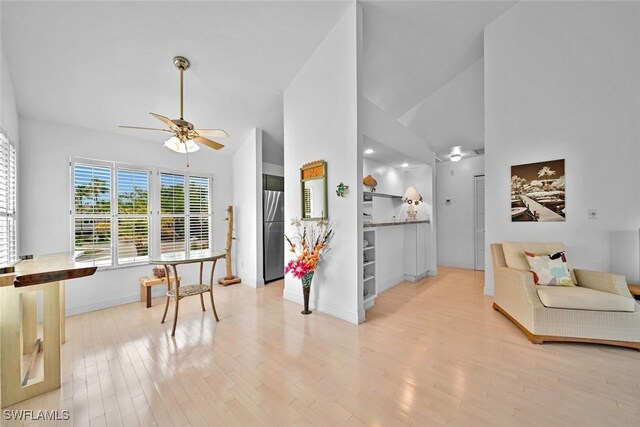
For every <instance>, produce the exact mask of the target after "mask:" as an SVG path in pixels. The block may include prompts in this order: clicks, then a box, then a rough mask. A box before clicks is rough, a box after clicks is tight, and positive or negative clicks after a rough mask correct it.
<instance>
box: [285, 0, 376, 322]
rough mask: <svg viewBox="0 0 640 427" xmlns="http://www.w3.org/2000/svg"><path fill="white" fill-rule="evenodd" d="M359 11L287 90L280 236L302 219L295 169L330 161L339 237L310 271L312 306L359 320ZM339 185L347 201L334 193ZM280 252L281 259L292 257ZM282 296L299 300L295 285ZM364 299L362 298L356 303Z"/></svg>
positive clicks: (288, 284) (352, 10)
mask: <svg viewBox="0 0 640 427" xmlns="http://www.w3.org/2000/svg"><path fill="white" fill-rule="evenodd" d="M360 14H361V12H360V6H359V5H357V4H354V5H353V6H351V7H349V9H348V10H347V12H346V13H345V14H344V15H343V17H342V18H341V19H340V20H339V21H338V23H337V24H336V26H335V27H334V28H333V29H332V30H331V32H330V33H329V34H328V35H327V37H326V38H325V40H324V41H323V42H322V43H321V44H320V45H319V46H318V48H317V49H316V51H315V52H314V53H313V55H312V56H311V57H310V58H309V60H308V61H307V62H306V63H305V64H304V65H303V66H302V68H301V69H300V71H299V72H298V74H297V75H296V76H295V77H294V78H293V80H292V81H291V83H290V84H289V86H287V88H286V89H285V91H284V165H285V175H284V176H285V195H286V196H285V217H286V218H285V221H286V222H285V231H286V233H287V234H288V235H292V234H293V233H294V229H293V227H291V225H290V224H289V221H288V219H289V218H291V217H298V218H299V217H300V216H301V213H300V167H301V166H302V165H303V164H305V163H309V162H312V161H315V160H319V159H324V160H326V161H327V164H328V166H327V170H328V186H329V188H328V197H329V200H328V203H329V206H328V209H329V219H330V221H331V222H332V223H333V226H334V229H335V232H336V235H335V239H334V240H333V244H332V246H333V249H332V250H331V252H330V253H329V254H328V256H327V258H326V259H325V260H324V262H323V263H322V264H321V265H320V267H319V268H318V270H317V271H316V273H315V276H314V279H313V284H312V287H311V306H312V307H313V308H315V309H317V310H319V311H323V312H325V313H328V314H331V315H333V316H336V317H339V318H342V319H344V320H347V321H349V322H353V323H357V322H359V321H360V320H362V319H361V316H363V315H364V313H363V311H362V310H361V307H359V306H358V303H359V299H358V294H359V292H360V291H361V289H362V277H361V274H360V267H359V265H360V264H359V263H360V262H362V242H361V240H362V239H361V232H362V223H361V221H359V216H360V215H361V214H362V207H361V203H360V194H361V192H362V177H361V176H360V172H361V171H362V163H361V162H362V157H361V155H360V151H361V146H362V143H361V141H360V138H359V132H358V68H357V67H358V57H359V55H358V24H357V21H358V20H359V19H361V15H360ZM339 182H344V183H345V184H346V185H348V186H349V187H350V194H349V196H348V197H345V198H340V197H337V196H336V195H335V191H334V189H335V187H336V185H338V183H339ZM287 249H288V248H286V249H285V261H288V260H289V259H291V253H290V252H289V251H288V250H287ZM284 298H286V299H288V300H290V301H295V302H298V303H301V301H302V286H301V284H300V281H299V280H296V279H293V278H291V277H286V278H285V289H284ZM361 302H362V298H360V304H361Z"/></svg>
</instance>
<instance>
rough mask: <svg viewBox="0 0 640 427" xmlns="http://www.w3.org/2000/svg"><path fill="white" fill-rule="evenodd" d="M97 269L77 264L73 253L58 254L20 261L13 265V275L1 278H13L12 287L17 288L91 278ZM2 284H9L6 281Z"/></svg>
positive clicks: (9, 274) (84, 264)
mask: <svg viewBox="0 0 640 427" xmlns="http://www.w3.org/2000/svg"><path fill="white" fill-rule="evenodd" d="M97 268H98V267H95V266H92V265H88V264H87V263H81V262H77V261H76V260H75V259H74V253H73V252H60V253H55V254H47V255H40V256H36V257H33V259H25V260H20V261H18V262H17V263H16V264H15V272H14V273H8V274H5V275H3V276H5V277H6V276H14V280H13V285H14V286H15V287H17V288H18V287H22V286H30V285H39V284H41V283H49V282H58V281H61V280H69V279H77V278H79V277H86V276H91V275H93V273H95V272H96V269H97ZM2 283H3V284H10V282H8V281H2ZM0 286H1V285H0Z"/></svg>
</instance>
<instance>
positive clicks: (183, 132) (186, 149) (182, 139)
mask: <svg viewBox="0 0 640 427" xmlns="http://www.w3.org/2000/svg"><path fill="white" fill-rule="evenodd" d="M173 65H174V66H175V67H176V68H177V69H178V71H180V118H179V119H173V120H172V119H169V118H167V117H165V116H161V115H160V114H155V113H149V114H151V115H152V116H153V117H155V118H156V119H158V120H160V121H161V122H162V123H164V124H165V125H166V126H167V127H168V129H158V128H146V127H137V126H120V127H121V128H127V129H142V130H156V131H160V132H167V133H170V134H172V136H171V137H170V138H169V139H168V140H167V141H166V142H165V143H164V146H165V147H167V148H168V149H170V150H172V151H175V152H176V153H184V154H188V153H193V152H194V151H198V150H199V149H200V146H198V144H197V143H199V144H202V145H205V146H207V147H209V148H213V149H214V150H219V149H221V148H223V147H224V145H222V144H220V143H219V142H216V141H213V140H211V139H207V138H204V137H203V135H206V136H210V137H214V138H216V139H217V138H226V137H229V134H227V132H225V131H224V130H223V129H195V127H194V126H193V124H192V123H189V122H188V121H186V120H185V119H184V102H183V99H184V77H183V75H184V72H185V71H187V70H188V69H189V66H190V65H191V64H190V63H189V60H188V59H187V58H185V57H184V56H176V57H175V58H173ZM187 166H188V165H187Z"/></svg>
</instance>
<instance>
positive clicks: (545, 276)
mask: <svg viewBox="0 0 640 427" xmlns="http://www.w3.org/2000/svg"><path fill="white" fill-rule="evenodd" d="M524 254H525V257H526V259H527V262H528V263H529V267H530V268H531V272H532V273H533V281H534V282H535V284H536V285H544V286H575V285H574V284H573V281H572V280H571V274H569V267H568V266H567V259H566V258H565V256H564V252H557V253H555V254H551V255H547V254H545V255H536V254H532V253H531V252H527V251H525V252H524Z"/></svg>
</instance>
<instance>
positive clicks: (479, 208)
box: [473, 175, 485, 270]
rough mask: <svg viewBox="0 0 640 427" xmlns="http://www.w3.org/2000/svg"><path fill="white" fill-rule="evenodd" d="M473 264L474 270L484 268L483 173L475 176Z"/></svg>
mask: <svg viewBox="0 0 640 427" xmlns="http://www.w3.org/2000/svg"><path fill="white" fill-rule="evenodd" d="M473 179H474V186H475V191H474V193H475V196H474V199H475V207H474V215H475V220H474V224H475V227H474V228H475V252H476V255H475V264H476V270H484V252H485V244H484V175H479V176H475V177H474V178H473Z"/></svg>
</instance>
